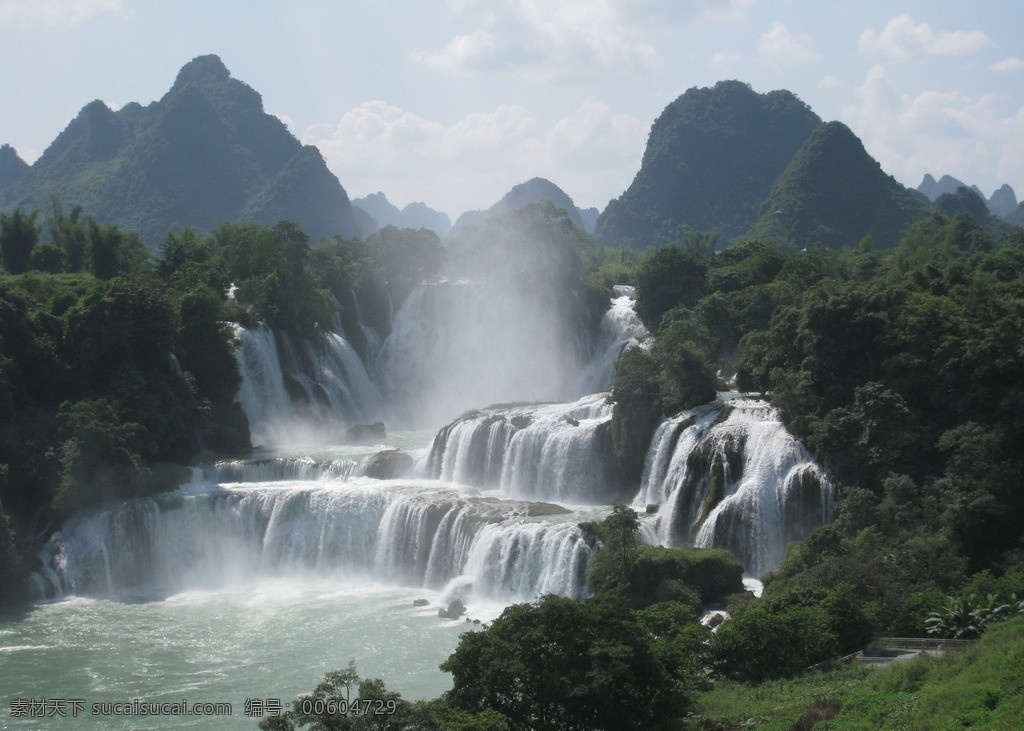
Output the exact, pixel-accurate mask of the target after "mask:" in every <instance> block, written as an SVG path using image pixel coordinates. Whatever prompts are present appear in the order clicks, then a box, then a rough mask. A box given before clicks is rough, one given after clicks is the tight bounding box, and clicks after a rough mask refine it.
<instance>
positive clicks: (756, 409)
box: [633, 399, 835, 577]
mask: <svg viewBox="0 0 1024 731" xmlns="http://www.w3.org/2000/svg"><path fill="white" fill-rule="evenodd" d="M834 492H835V490H834V487H833V485H832V484H831V483H830V482H829V480H828V479H827V477H826V476H825V475H824V473H823V472H822V471H821V468H820V467H819V466H818V465H817V464H816V463H815V462H814V460H813V459H812V458H811V456H810V454H809V453H808V452H807V450H806V449H805V448H804V446H803V445H802V444H801V443H800V442H799V441H798V440H797V439H795V438H794V437H793V436H792V435H790V434H789V432H787V431H786V429H785V427H784V426H783V424H782V422H781V420H780V419H779V415H778V412H777V411H776V410H775V409H773V408H772V407H771V406H769V405H768V404H767V403H765V402H764V401H758V400H752V399H738V400H734V401H729V402H726V403H724V404H722V403H718V404H714V405H710V406H706V407H702V408H699V409H695V410H693V411H691V412H685V413H683V414H680V415H678V416H676V417H674V418H672V419H667V420H666V421H664V422H663V423H662V424H661V426H660V427H659V428H658V430H657V432H656V433H655V435H654V438H653V439H652V442H651V448H650V451H649V452H648V455H647V462H646V465H645V468H644V477H643V484H642V485H641V488H640V491H639V493H638V494H637V496H636V497H635V499H634V501H633V506H634V507H635V508H636V509H638V510H646V506H648V505H657V506H659V509H658V512H657V513H656V514H655V515H654V517H651V518H648V523H647V525H646V526H645V528H646V536H647V540H650V541H651V542H655V543H661V544H664V545H677V546H699V547H704V548H728V549H729V550H730V551H732V552H733V553H734V554H735V555H736V556H737V558H739V559H740V562H741V563H742V564H743V566H744V570H745V573H746V574H748V575H750V576H753V577H760V576H761V575H762V574H763V573H764V572H766V571H770V570H772V569H774V568H777V567H778V566H779V564H781V563H782V559H783V558H784V557H785V550H786V544H787V543H788V542H789V541H792V540H797V539H799V538H803V537H804V536H805V535H807V534H808V533H809V532H811V531H812V530H814V529H815V528H817V527H820V526H821V525H824V524H825V523H827V522H829V521H830V520H831V519H832V509H833V498H834Z"/></svg>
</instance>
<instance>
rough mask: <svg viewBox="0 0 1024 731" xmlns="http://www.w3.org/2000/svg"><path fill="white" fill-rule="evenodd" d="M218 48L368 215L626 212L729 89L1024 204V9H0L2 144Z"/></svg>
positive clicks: (961, 4) (153, 92) (667, 0)
mask: <svg viewBox="0 0 1024 731" xmlns="http://www.w3.org/2000/svg"><path fill="white" fill-rule="evenodd" d="M209 53H214V54H217V55H218V56H220V58H221V60H222V61H223V62H224V64H225V65H226V66H227V68H228V69H229V70H230V72H231V74H232V76H234V77H235V78H236V79H240V80H241V81H244V82H245V83H247V84H248V85H249V86H251V87H253V88H254V89H255V90H256V91H258V92H259V93H260V94H261V95H262V97H263V104H264V109H265V110H266V111H267V112H269V113H270V114H273V115H275V116H277V117H279V118H281V120H282V121H284V122H285V123H286V124H287V125H288V128H289V130H290V131H291V132H292V133H293V134H294V135H295V136H296V137H298V138H299V139H300V140H301V141H302V142H303V143H305V144H312V145H316V146H317V147H318V148H319V149H320V151H321V152H322V153H323V155H324V158H325V159H326V161H327V164H328V167H330V169H331V170H332V171H333V172H334V173H335V174H336V175H337V176H338V179H339V180H340V181H341V183H342V185H343V186H344V187H345V190H346V191H347V192H348V194H349V196H350V197H351V198H359V197H363V196H365V195H368V194H371V193H376V192H378V191H382V192H384V193H385V194H386V195H387V197H388V199H389V200H390V201H391V202H392V203H395V204H396V205H398V206H399V207H403V206H405V205H406V204H408V203H411V202H414V201H421V202H424V203H426V204H427V205H428V206H430V207H432V208H435V209H438V210H441V211H444V212H445V213H448V214H449V215H450V216H451V217H452V219H453V220H454V219H455V218H457V217H458V215H460V214H461V213H462V212H464V211H466V210H472V209H481V208H487V207H489V206H491V205H492V204H493V203H495V202H496V201H497V200H499V199H500V198H501V196H502V195H504V194H505V193H506V192H507V191H508V190H509V189H510V188H512V186H514V185H516V184H518V183H521V182H524V181H526V180H528V179H530V178H532V177H537V176H539V177H544V178H548V179H549V180H551V181H552V182H554V183H555V184H557V185H558V186H560V187H561V188H562V189H563V190H565V191H566V192H567V193H568V194H569V195H570V196H572V198H573V199H574V201H575V203H576V204H577V205H578V206H579V207H581V208H587V207H591V206H593V207H596V208H598V209H603V208H604V207H605V206H606V205H607V203H608V201H609V200H611V199H613V198H617V197H618V196H619V195H621V194H622V193H623V192H624V191H625V190H626V188H627V187H628V186H629V184H630V182H631V181H632V179H633V177H634V176H635V175H636V173H637V171H638V170H639V169H640V162H641V158H642V156H643V151H644V147H645V145H646V142H647V136H648V133H649V132H650V127H651V124H652V123H653V122H654V120H655V119H656V118H657V116H658V115H659V114H660V113H661V111H662V110H663V109H664V108H665V107H666V106H667V105H668V104H669V103H670V102H672V101H673V100H674V99H676V98H677V97H678V96H680V95H681V94H682V93H684V92H685V91H686V90H687V89H689V88H691V87H705V86H712V85H714V84H715V82H717V81H719V80H723V79H739V80H741V81H745V82H747V83H749V84H750V85H751V86H752V87H753V89H754V90H755V91H758V92H767V91H771V90H773V89H789V90H790V91H792V92H793V93H795V94H796V95H797V96H798V97H799V98H800V99H801V100H803V101H804V102H805V103H806V104H808V105H809V106H810V107H811V108H812V109H813V110H814V111H815V112H816V113H817V114H818V115H819V116H820V117H821V118H822V119H823V120H825V121H831V120H839V121H841V122H843V123H845V124H847V125H848V126H849V127H850V128H851V129H852V130H853V131H854V133H855V134H857V135H858V136H859V137H860V138H861V140H862V141H863V142H864V145H865V147H866V148H867V150H868V152H869V153H870V154H871V155H872V156H874V158H875V159H876V160H878V161H879V163H880V164H881V165H882V168H883V169H884V170H885V171H886V172H887V173H889V174H890V175H892V176H894V177H895V178H896V179H897V180H899V181H900V182H901V183H903V184H904V185H907V186H909V187H917V186H918V185H919V184H920V182H921V179H922V177H923V176H924V174H925V173H932V174H933V175H934V176H935V177H936V178H938V177H939V176H940V175H943V174H950V175H953V176H954V177H956V178H959V179H960V180H962V181H964V182H965V183H967V184H974V185H977V186H978V187H979V188H980V189H981V190H982V192H983V193H984V194H985V195H986V196H988V195H991V193H992V192H993V190H995V189H996V188H997V187H999V186H1000V185H1002V184H1003V183H1009V184H1010V185H1011V186H1012V187H1013V188H1014V190H1015V191H1016V192H1017V195H1018V196H1021V195H1024V3H1021V2H1018V1H1017V0H974V1H961V0H928V1H923V0H922V1H920V2H913V1H904V0H884V1H876V0H857V1H856V2H848V1H846V0H843V1H839V0H827V1H826V0H817V1H810V0H808V1H800V0H790V1H787V0H776V1H775V2H767V0H447V1H445V0H345V1H343V2H342V1H329V0H289V1H288V2H283V1H277V2H270V1H266V0H0V69H2V72H0V143H7V144H10V145H13V146H14V147H15V149H17V150H18V152H19V154H20V155H21V156H22V157H23V159H25V160H26V161H27V162H33V161H34V160H35V159H36V158H38V156H39V155H40V154H42V152H43V151H44V150H45V149H46V147H47V146H48V145H49V144H50V143H51V142H52V141H53V140H54V138H56V136H57V135H58V134H59V133H60V132H61V131H62V130H63V129H64V127H65V126H66V125H67V124H68V122H70V121H71V119H72V118H73V117H74V116H75V115H76V114H77V113H78V111H79V110H80V109H81V108H82V107H83V106H85V105H86V104H87V103H89V102H90V101H92V100H94V99H100V100H102V101H103V102H105V103H106V104H107V105H108V106H110V107H111V108H112V109H115V110H116V109H119V108H120V107H121V106H123V105H124V104H126V103H128V102H132V101H136V102H140V103H142V104H147V103H149V102H151V101H154V100H156V99H159V98H160V97H161V96H163V95H164V93H166V91H167V90H168V89H169V88H170V86H171V84H172V83H173V82H174V78H175V76H176V74H177V71H178V70H179V69H180V68H181V67H182V66H183V65H184V64H185V63H187V62H188V61H189V60H191V59H192V58H194V57H196V56H199V55H204V54H209Z"/></svg>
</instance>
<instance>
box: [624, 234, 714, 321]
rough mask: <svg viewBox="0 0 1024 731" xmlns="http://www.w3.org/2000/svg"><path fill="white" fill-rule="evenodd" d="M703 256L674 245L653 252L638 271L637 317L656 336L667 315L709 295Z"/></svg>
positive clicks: (690, 305)
mask: <svg viewBox="0 0 1024 731" xmlns="http://www.w3.org/2000/svg"><path fill="white" fill-rule="evenodd" d="M707 273H708V267H707V263H706V257H705V256H704V255H700V254H695V253H692V252H690V251H687V250H685V249H682V248H680V247H679V246H676V245H672V246H666V247H664V248H660V249H654V250H652V251H651V253H649V254H648V255H646V256H644V257H643V258H642V259H641V260H640V263H639V264H638V265H637V269H636V313H637V314H638V315H639V316H640V319H641V320H643V322H644V325H646V326H647V329H648V330H650V331H652V332H655V333H657V331H658V330H659V328H660V326H661V319H662V317H663V316H664V314H665V313H666V312H668V311H669V310H671V309H672V308H673V307H676V306H677V305H683V306H685V307H689V308H692V307H693V306H694V305H696V304H697V301H698V300H699V299H700V298H701V297H703V296H704V295H705V294H706V293H707Z"/></svg>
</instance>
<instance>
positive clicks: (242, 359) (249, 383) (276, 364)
mask: <svg viewBox="0 0 1024 731" xmlns="http://www.w3.org/2000/svg"><path fill="white" fill-rule="evenodd" d="M235 337H236V338H237V339H238V345H237V346H236V348H235V359H236V360H237V361H238V368H239V372H240V373H241V375H242V385H241V387H240V388H239V391H238V395H237V397H236V400H237V401H238V402H239V403H240V404H241V405H242V409H243V410H244V411H245V414H246V416H247V417H248V418H249V430H250V432H251V434H252V441H253V444H255V445H264V446H270V445H281V444H295V443H302V442H319V441H324V440H325V439H327V440H330V439H335V440H337V439H338V438H339V437H340V435H341V434H343V433H344V431H345V428H346V427H348V426H351V425H352V424H354V423H357V422H367V421H374V420H375V419H376V417H377V415H378V412H379V411H380V408H381V395H380V389H378V388H377V386H376V384H375V383H374V382H373V380H372V379H371V378H370V376H369V375H368V374H367V372H366V367H365V366H364V365H363V362H362V360H360V358H359V355H358V354H357V353H356V352H355V350H353V349H352V346H351V345H349V343H348V341H347V340H345V338H344V337H343V336H342V335H341V334H340V333H339V332H329V333H326V334H325V335H324V336H323V338H322V339H321V340H320V341H319V342H315V343H305V342H302V343H298V344H296V343H295V342H293V340H292V339H291V338H290V337H288V336H287V335H285V334H283V333H275V332H274V331H272V330H271V329H270V328H269V327H267V326H266V325H263V324H260V325H257V326H256V327H254V328H252V329H246V328H243V327H242V326H240V325H235Z"/></svg>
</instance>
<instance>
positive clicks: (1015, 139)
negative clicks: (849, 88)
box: [842, 66, 1024, 190]
mask: <svg viewBox="0 0 1024 731" xmlns="http://www.w3.org/2000/svg"><path fill="white" fill-rule="evenodd" d="M857 95H858V99H859V101H858V104H857V105H855V106H851V107H848V108H846V109H844V110H843V111H842V118H843V119H844V121H846V122H847V123H848V124H849V125H850V127H851V128H852V129H853V131H854V132H855V133H856V134H857V135H858V136H859V137H860V138H861V139H862V140H863V142H864V146H865V147H866V148H867V150H868V152H869V153H871V154H872V155H873V156H874V157H875V159H877V160H878V161H879V163H881V165H882V168H883V169H885V170H886V172H888V173H891V174H893V175H895V176H896V177H897V178H899V179H900V180H902V181H903V182H904V183H905V184H907V185H911V186H916V185H917V184H918V182H920V180H921V178H922V177H923V175H924V174H925V173H932V174H933V175H936V176H938V175H944V174H950V175H953V176H954V177H957V178H959V179H961V180H963V181H964V182H966V183H968V184H976V185H978V186H979V187H981V188H982V189H983V190H993V189H995V188H996V187H998V186H999V185H1001V184H1002V183H1006V182H1010V183H1012V182H1013V181H1014V180H1015V179H1016V176H1017V175H1018V173H1019V160H1020V159H1021V157H1022V156H1024V107H1020V106H1017V105H1015V104H1013V103H1012V102H1011V101H1010V100H1009V99H1008V98H1007V97H1003V96H1000V95H998V94H992V93H982V94H972V93H970V92H965V91H962V90H955V89H954V90H941V91H940V90H924V91H914V92H903V91H901V90H899V89H897V88H896V86H895V84H894V82H893V81H892V79H891V78H890V77H889V76H888V74H886V72H885V70H884V69H883V68H882V67H881V66H875V67H874V68H872V69H871V70H870V71H869V72H868V74H867V76H866V78H865V80H864V83H863V84H861V85H860V86H858V87H857Z"/></svg>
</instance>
